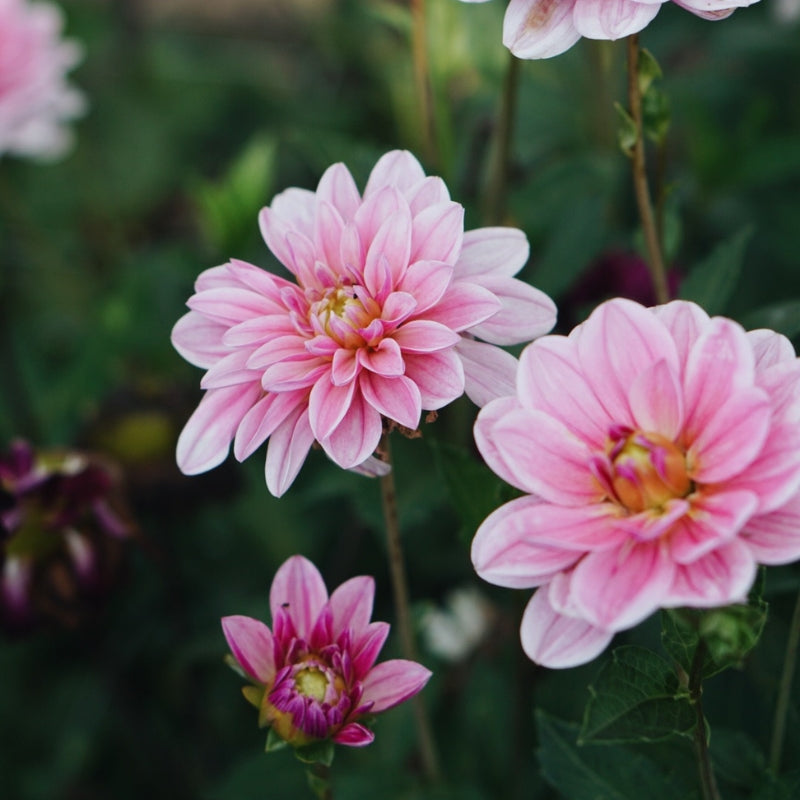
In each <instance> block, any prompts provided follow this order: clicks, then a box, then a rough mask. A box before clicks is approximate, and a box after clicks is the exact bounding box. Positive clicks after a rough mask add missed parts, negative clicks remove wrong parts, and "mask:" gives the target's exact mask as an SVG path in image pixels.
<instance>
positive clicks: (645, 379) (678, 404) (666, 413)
mask: <svg viewBox="0 0 800 800" xmlns="http://www.w3.org/2000/svg"><path fill="white" fill-rule="evenodd" d="M628 402H629V403H630V407H631V412H632V413H633V419H634V422H635V423H636V426H637V427H638V428H640V429H641V430H643V431H647V432H648V433H658V434H660V435H661V436H665V437H666V438H667V439H670V440H673V441H674V440H675V439H677V437H678V434H679V433H680V431H681V427H682V425H683V393H682V391H681V386H680V384H679V382H678V375H677V371H676V370H675V369H673V368H670V367H669V366H668V364H667V362H666V361H663V360H662V361H656V363H655V364H651V365H650V366H649V367H647V369H645V370H644V371H642V372H641V373H640V374H639V375H637V376H636V378H635V379H634V381H633V384H632V385H631V389H630V394H629V395H628Z"/></svg>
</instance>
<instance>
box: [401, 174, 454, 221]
mask: <svg viewBox="0 0 800 800" xmlns="http://www.w3.org/2000/svg"><path fill="white" fill-rule="evenodd" d="M403 194H404V196H405V198H406V201H407V202H408V207H409V208H410V209H411V213H412V215H414V216H416V215H417V214H419V212H420V211H422V210H423V209H424V208H427V207H428V206H436V205H439V204H440V203H445V202H447V201H448V200H449V199H450V192H448V191H447V185H446V184H445V182H444V181H443V180H442V179H441V178H437V177H434V176H431V177H428V178H423V179H422V180H421V181H419V182H417V183H415V184H414V185H413V186H411V187H409V188H408V189H405V190H404V191H403Z"/></svg>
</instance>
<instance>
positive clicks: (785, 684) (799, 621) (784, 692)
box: [769, 593, 800, 775]
mask: <svg viewBox="0 0 800 800" xmlns="http://www.w3.org/2000/svg"><path fill="white" fill-rule="evenodd" d="M798 645H800V593H798V595H797V602H796V603H795V606H794V614H793V615H792V622H791V624H790V627H789V638H788V640H787V641H786V655H785V656H784V660H783V671H782V672H781V682H780V688H779V689H778V702H777V703H776V705H775V721H774V723H773V727H772V741H771V742H770V747H769V768H770V770H772V773H773V774H774V775H777V774H778V772H779V771H780V768H781V755H782V754H783V740H784V736H785V735H786V718H787V716H788V714H789V701H790V699H791V696H792V683H793V682H794V673H795V667H796V666H797V647H798Z"/></svg>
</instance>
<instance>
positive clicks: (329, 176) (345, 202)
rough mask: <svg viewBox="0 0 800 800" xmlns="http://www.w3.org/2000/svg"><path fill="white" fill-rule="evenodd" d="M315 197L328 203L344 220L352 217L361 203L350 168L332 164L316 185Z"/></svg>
mask: <svg viewBox="0 0 800 800" xmlns="http://www.w3.org/2000/svg"><path fill="white" fill-rule="evenodd" d="M316 195H317V199H318V200H324V201H325V202H328V203H330V204H331V205H332V206H333V207H334V208H336V210H337V211H338V212H339V214H341V216H342V218H343V219H345V220H349V219H352V218H353V216H354V215H355V213H356V211H357V210H358V207H359V206H360V205H361V195H360V194H359V193H358V189H357V188H356V182H355V181H354V180H353V176H352V175H351V174H350V170H348V169H347V167H346V166H345V165H344V164H334V165H333V166H331V167H328V169H326V170H325V172H324V174H323V175H322V177H321V178H320V180H319V184H318V185H317V192H316Z"/></svg>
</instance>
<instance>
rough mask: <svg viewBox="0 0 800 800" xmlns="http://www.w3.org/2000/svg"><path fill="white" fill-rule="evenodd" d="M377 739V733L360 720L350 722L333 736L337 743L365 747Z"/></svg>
mask: <svg viewBox="0 0 800 800" xmlns="http://www.w3.org/2000/svg"><path fill="white" fill-rule="evenodd" d="M374 739H375V734H374V733H373V732H372V731H371V730H370V729H369V728H365V727H364V726H363V725H361V724H360V723H358V722H348V723H347V725H345V726H344V727H343V728H342V729H341V730H340V731H339V732H338V733H336V734H335V735H334V736H333V741H334V742H336V744H342V745H345V746H346V747H365V746H366V745H368V744H371V743H372V741H373V740H374Z"/></svg>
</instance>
